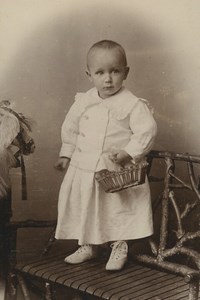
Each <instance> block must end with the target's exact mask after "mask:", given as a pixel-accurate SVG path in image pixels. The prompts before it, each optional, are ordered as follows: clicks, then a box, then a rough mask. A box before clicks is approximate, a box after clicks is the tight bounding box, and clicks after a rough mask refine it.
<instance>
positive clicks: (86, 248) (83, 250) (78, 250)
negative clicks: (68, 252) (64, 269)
mask: <svg viewBox="0 0 200 300" xmlns="http://www.w3.org/2000/svg"><path fill="white" fill-rule="evenodd" d="M90 247H91V246H90V245H83V246H81V247H79V248H78V249H77V251H76V253H77V254H79V253H82V252H85V251H87V250H88V248H90Z"/></svg>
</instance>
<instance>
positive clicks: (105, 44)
mask: <svg viewBox="0 0 200 300" xmlns="http://www.w3.org/2000/svg"><path fill="white" fill-rule="evenodd" d="M96 49H108V50H110V49H117V50H118V51H119V52H120V54H121V56H122V60H123V63H124V66H127V59H126V52H125V50H124V48H123V47H122V46H121V45H120V44H118V43H117V42H114V41H112V40H102V41H99V42H97V43H95V44H93V45H92V47H91V48H90V49H89V51H88V53H87V66H88V57H89V55H90V54H91V53H92V52H93V51H94V50H96Z"/></svg>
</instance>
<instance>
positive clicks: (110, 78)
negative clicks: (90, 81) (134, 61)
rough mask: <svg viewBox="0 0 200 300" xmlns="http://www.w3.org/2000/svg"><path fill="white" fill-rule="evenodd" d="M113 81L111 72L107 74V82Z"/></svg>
mask: <svg viewBox="0 0 200 300" xmlns="http://www.w3.org/2000/svg"><path fill="white" fill-rule="evenodd" d="M111 81H112V77H111V74H109V73H108V74H106V75H105V82H111Z"/></svg>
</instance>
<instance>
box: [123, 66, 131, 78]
mask: <svg viewBox="0 0 200 300" xmlns="http://www.w3.org/2000/svg"><path fill="white" fill-rule="evenodd" d="M129 70H130V68H129V67H126V68H125V72H124V80H125V79H126V78H127V76H128V73H129Z"/></svg>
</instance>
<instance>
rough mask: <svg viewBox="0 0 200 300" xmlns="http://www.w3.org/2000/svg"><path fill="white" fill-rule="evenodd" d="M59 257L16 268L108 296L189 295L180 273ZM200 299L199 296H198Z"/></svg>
mask: <svg viewBox="0 0 200 300" xmlns="http://www.w3.org/2000/svg"><path fill="white" fill-rule="evenodd" d="M63 258H64V255H61V256H59V257H49V258H45V259H44V258H40V259H37V260H35V261H34V262H32V263H29V264H23V263H21V264H18V265H17V270H18V271H20V272H23V273H28V274H30V275H32V276H33V277H35V276H36V277H40V278H43V279H44V280H46V281H49V282H54V283H57V284H61V285H64V286H67V287H71V288H73V289H78V290H80V291H84V292H87V293H88V294H91V295H95V296H98V297H99V298H101V299H110V300H119V299H120V300H130V299H137V300H147V299H152V300H153V299H154V300H161V299H168V300H169V299H170V300H178V299H179V300H180V299H188V284H186V283H185V282H184V280H183V278H181V277H177V276H175V275H172V274H166V273H163V272H160V271H158V270H152V269H150V268H147V267H143V266H139V265H137V264H134V263H133V262H129V263H128V264H127V265H126V266H125V268H124V269H123V270H122V271H119V272H108V271H106V270H105V263H106V261H105V259H101V260H99V261H97V260H95V261H89V262H86V263H83V264H80V265H69V264H66V263H65V262H64V261H63ZM199 299H200V298H199Z"/></svg>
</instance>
